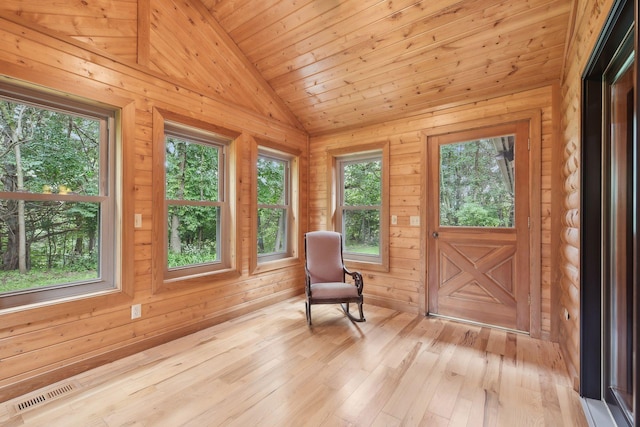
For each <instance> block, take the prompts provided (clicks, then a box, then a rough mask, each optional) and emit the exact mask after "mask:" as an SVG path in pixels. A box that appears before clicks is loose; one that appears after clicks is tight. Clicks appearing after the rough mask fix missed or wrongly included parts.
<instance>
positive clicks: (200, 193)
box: [164, 122, 231, 279]
mask: <svg viewBox="0 0 640 427" xmlns="http://www.w3.org/2000/svg"><path fill="white" fill-rule="evenodd" d="M164 133H165V138H164V146H165V150H164V166H165V177H164V178H165V179H164V183H165V186H164V187H165V188H164V195H165V203H164V204H165V212H164V214H165V215H164V217H165V221H164V236H165V246H166V250H165V257H164V260H165V266H164V268H165V274H164V277H165V278H166V279H175V278H182V277H185V276H192V275H197V274H202V273H208V272H212V271H217V270H223V269H226V268H228V267H229V266H230V253H231V251H230V248H229V247H228V245H227V242H229V226H228V224H229V204H228V197H227V194H228V190H227V173H226V170H227V168H228V167H227V164H226V150H227V146H228V144H229V140H228V139H227V138H225V137H222V136H220V135H217V134H215V133H211V132H206V131H203V130H200V129H197V128H192V127H187V126H183V125H180V124H177V123H173V122H167V123H166V124H165V129H164Z"/></svg>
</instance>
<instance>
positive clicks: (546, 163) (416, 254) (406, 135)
mask: <svg viewBox="0 0 640 427" xmlns="http://www.w3.org/2000/svg"><path fill="white" fill-rule="evenodd" d="M551 94H552V89H551V87H545V88H540V89H535V90H531V91H525V92H521V93H517V94H512V95H509V96H505V97H498V98H490V99H487V100H485V101H482V102H478V103H473V104H464V105H459V106H454V107H449V108H445V107H443V108H441V109H439V110H438V111H435V112H432V113H425V114H423V115H420V116H415V117H412V118H411V119H402V120H395V121H388V122H385V123H382V124H379V125H376V126H370V127H367V128H363V129H360V130H358V131H345V132H336V133H334V134H330V135H323V136H318V137H311V142H310V152H309V153H310V161H309V165H310V170H309V186H310V194H309V206H310V217H309V224H310V227H311V229H326V228H329V227H330V226H331V221H332V212H331V207H330V206H329V205H328V201H327V200H328V196H327V191H329V190H328V189H327V179H326V178H325V177H326V176H327V170H326V168H327V161H326V156H327V155H328V154H327V153H329V152H331V151H332V150H338V149H340V148H341V147H349V146H366V145H367V144H371V143H375V142H379V141H389V144H390V153H391V155H390V165H389V169H390V185H389V188H390V191H389V193H390V201H391V202H390V215H397V219H398V223H397V224H396V225H391V226H390V240H389V248H390V259H389V273H384V272H374V271H371V270H368V269H366V268H364V269H363V270H362V271H363V273H364V274H366V275H367V276H371V277H372V280H370V281H369V283H371V286H367V287H366V288H365V291H364V292H365V295H366V298H369V300H370V301H374V302H375V303H376V304H379V305H383V306H385V307H392V308H394V309H397V310H402V311H408V312H411V313H415V312H419V313H425V312H426V311H427V309H426V292H425V287H426V274H427V271H428V267H427V261H426V256H425V254H426V239H425V235H426V231H425V230H426V228H424V227H414V226H411V225H410V224H409V219H410V217H411V216H421V220H422V223H423V225H424V222H425V221H426V210H427V205H426V203H427V202H426V198H425V196H424V194H423V187H424V186H426V184H427V168H426V165H425V164H424V163H425V161H426V157H427V156H426V153H427V152H426V138H424V135H423V133H426V132H429V133H431V134H439V133H441V132H449V131H451V130H453V129H457V130H464V129H468V128H473V127H474V126H478V125H477V123H481V122H482V123H484V124H483V126H488V125H490V124H498V123H503V121H501V120H507V121H508V120H509V117H512V118H511V120H515V119H514V118H513V117H516V116H517V115H518V114H520V115H523V114H524V115H526V114H529V112H530V111H532V109H533V110H536V111H537V115H538V116H539V119H536V122H537V123H538V124H536V127H537V128H538V129H539V130H538V131H537V132H538V133H539V134H540V135H539V137H540V138H539V139H540V141H541V144H542V147H540V151H541V152H544V150H545V149H546V150H548V149H550V148H551V143H552V125H551V120H552V115H553V114H554V112H553V110H552V102H551ZM518 119H523V117H519V118H518ZM473 123H476V124H475V125H474V124H473ZM465 126H467V127H465ZM550 162H551V159H550V158H549V157H547V158H546V159H540V160H539V161H538V159H537V158H536V163H542V167H541V168H540V169H539V174H541V175H542V176H541V177H540V178H538V179H539V181H538V182H540V184H539V185H533V186H532V189H531V193H530V197H532V198H535V197H539V199H540V200H542V201H544V200H549V195H548V194H547V195H546V196H545V195H544V194H545V193H548V192H549V191H550V186H551V181H550V179H548V176H547V175H544V174H550V171H551V166H550ZM532 181H535V177H532ZM539 209H540V217H539V218H540V222H542V223H544V221H545V220H547V221H548V220H549V218H550V215H551V211H550V209H549V206H548V205H545V204H544V203H542V204H540V207H539ZM538 230H540V228H538ZM538 232H539V233H541V235H540V236H539V237H537V238H536V239H537V240H536V241H537V242H538V243H536V244H537V245H538V246H539V249H540V250H539V253H540V254H541V255H540V257H539V258H536V257H534V258H536V259H535V261H532V263H533V264H534V265H532V267H531V268H532V269H534V268H537V269H538V270H539V275H538V277H539V279H538V280H537V281H536V283H535V284H534V289H535V290H537V295H539V297H536V298H538V303H537V304H538V306H539V307H541V308H539V309H538V311H540V312H539V313H534V314H532V322H533V321H535V322H537V326H536V328H537V329H535V330H536V331H537V332H536V335H537V336H543V337H548V336H549V334H550V330H549V327H550V322H549V321H546V322H544V321H543V319H550V316H551V313H550V311H549V310H550V306H551V304H550V298H551V287H552V286H556V284H552V283H551V281H550V277H549V275H550V269H543V266H544V265H549V264H550V260H549V256H550V249H549V243H550V235H549V233H546V234H542V232H541V231H538ZM532 239H533V237H532ZM398 277H402V278H403V280H397V279H398ZM534 294H535V293H534V292H532V301H533V299H534V297H533V295H534ZM542 310H544V311H542ZM534 315H535V317H534ZM531 327H532V331H533V330H534V325H532V326H531Z"/></svg>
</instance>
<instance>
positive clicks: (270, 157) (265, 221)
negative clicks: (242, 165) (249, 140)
mask: <svg viewBox="0 0 640 427" xmlns="http://www.w3.org/2000/svg"><path fill="white" fill-rule="evenodd" d="M258 144H260V145H258ZM299 156H300V153H299V151H297V150H295V149H294V150H292V149H291V148H290V147H284V146H281V145H278V144H276V143H273V142H271V141H264V140H261V141H260V142H258V141H255V140H254V141H253V145H252V149H251V159H252V160H251V162H252V164H254V165H255V169H254V173H255V175H253V182H254V183H255V185H252V186H251V191H252V194H251V197H252V211H254V212H255V213H256V216H255V219H252V221H251V222H252V224H251V241H252V242H255V243H254V245H255V246H254V248H255V249H254V250H253V251H252V253H251V255H250V260H249V262H250V268H251V271H252V272H253V273H256V272H262V271H268V270H273V269H277V268H282V267H287V266H290V265H294V264H296V263H298V262H299V259H298V254H299V252H298V246H299V242H298V239H299V235H300V234H299V231H298V227H299V226H298V221H297V217H298V209H299V206H298V200H299V198H298V194H299V190H298V186H299V170H298V169H299V167H298V164H299Z"/></svg>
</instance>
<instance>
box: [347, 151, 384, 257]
mask: <svg viewBox="0 0 640 427" xmlns="http://www.w3.org/2000/svg"><path fill="white" fill-rule="evenodd" d="M341 173H342V179H343V196H342V205H343V206H345V207H346V208H343V213H342V221H343V223H342V226H343V235H344V241H345V250H346V251H347V252H352V253H364V254H373V253H374V254H376V255H377V254H379V253H380V248H379V246H380V210H379V208H380V205H381V203H382V161H381V160H380V158H372V159H363V160H355V161H344V162H342V163H341ZM363 248H366V249H363Z"/></svg>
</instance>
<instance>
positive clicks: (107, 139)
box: [0, 80, 131, 313]
mask: <svg viewBox="0 0 640 427" xmlns="http://www.w3.org/2000/svg"><path fill="white" fill-rule="evenodd" d="M0 98H1V99H3V100H8V101H10V102H17V103H21V104H27V105H31V106H34V107H37V108H42V109H47V110H51V111H57V112H59V113H62V114H69V115H73V116H78V117H85V118H89V119H95V120H97V121H99V123H100V129H101V132H100V148H99V149H100V172H99V179H98V183H99V184H98V187H99V194H98V195H81V194H73V193H69V194H44V193H31V192H0V197H2V198H3V199H14V200H24V201H27V202H29V201H33V202H41V201H65V202H76V203H83V202H85V203H98V204H99V206H100V215H99V229H100V233H99V238H98V253H99V258H98V260H99V265H98V276H99V277H98V278H96V279H90V280H83V281H78V282H67V283H62V284H57V285H51V286H47V287H42V288H31V289H25V290H20V291H13V292H6V293H3V294H0V312H2V313H5V312H7V311H16V310H22V309H33V308H36V307H39V306H42V305H49V304H56V303H62V302H68V301H73V300H75V299H78V298H87V297H97V296H101V295H108V294H112V293H121V292H122V291H125V292H126V293H129V292H130V286H129V285H128V284H125V283H124V277H123V275H122V270H123V266H122V261H123V247H122V243H121V240H122V239H120V238H118V236H121V235H122V230H123V229H124V228H126V226H127V225H128V223H129V222H128V221H123V220H122V216H123V212H124V209H123V205H124V201H123V192H122V185H121V183H122V178H121V176H122V175H124V174H127V176H129V171H128V169H125V168H124V167H123V164H122V159H123V154H122V152H123V148H122V139H123V138H122V134H123V133H124V131H125V127H124V126H123V124H122V117H123V116H125V115H126V116H129V114H130V111H131V106H120V107H114V106H111V105H107V104H104V103H100V102H98V101H93V100H87V99H85V98H79V97H75V96H72V95H70V94H66V93H62V92H58V91H54V90H51V89H46V90H45V89H42V88H37V87H35V86H34V85H30V84H27V83H20V82H7V81H4V80H0ZM127 129H128V128H127ZM18 196H19V197H18ZM128 210H129V209H127V210H126V211H127V212H128ZM127 252H128V251H127ZM127 266H129V263H128V262H127Z"/></svg>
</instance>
